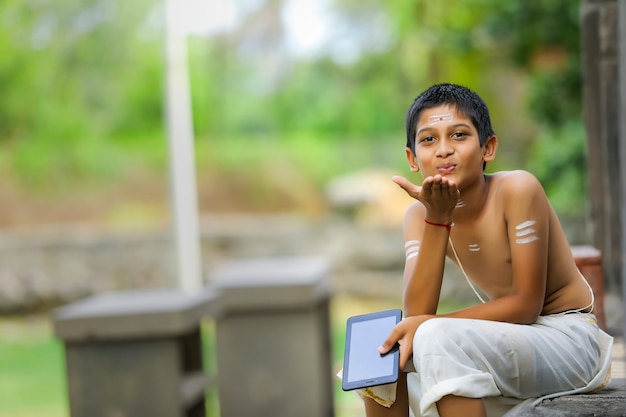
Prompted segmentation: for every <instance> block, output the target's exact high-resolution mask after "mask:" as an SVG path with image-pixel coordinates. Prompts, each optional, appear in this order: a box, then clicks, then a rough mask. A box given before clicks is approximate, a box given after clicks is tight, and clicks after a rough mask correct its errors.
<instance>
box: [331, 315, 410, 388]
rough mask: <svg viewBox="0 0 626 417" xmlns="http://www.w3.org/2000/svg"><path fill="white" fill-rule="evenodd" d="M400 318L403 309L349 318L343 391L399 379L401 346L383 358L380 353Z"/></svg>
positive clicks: (394, 348)
mask: <svg viewBox="0 0 626 417" xmlns="http://www.w3.org/2000/svg"><path fill="white" fill-rule="evenodd" d="M401 319H402V311H401V310H400V309H395V310H387V311H379V312H376V313H369V314H363V315H360V316H353V317H350V318H348V322H347V327H346V345H345V351H344V356H343V377H342V382H341V387H342V388H343V390H344V391H349V390H353V389H358V388H365V387H371V386H374V385H383V384H389V383H392V382H396V381H397V380H398V373H399V360H400V351H399V350H398V345H397V344H396V346H394V347H393V348H392V349H391V350H390V351H389V352H387V353H386V354H384V355H381V354H380V353H378V347H379V346H380V345H382V343H383V342H384V341H385V340H386V339H387V338H388V337H389V334H390V333H391V330H392V329H393V328H394V326H395V325H396V324H397V323H398V322H399V321H400V320H401Z"/></svg>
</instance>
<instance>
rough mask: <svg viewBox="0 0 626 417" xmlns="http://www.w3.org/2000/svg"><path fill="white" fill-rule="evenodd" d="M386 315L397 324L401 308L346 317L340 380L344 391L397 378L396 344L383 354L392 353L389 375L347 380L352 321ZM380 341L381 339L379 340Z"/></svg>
mask: <svg viewBox="0 0 626 417" xmlns="http://www.w3.org/2000/svg"><path fill="white" fill-rule="evenodd" d="M386 317H393V318H395V319H396V320H395V322H396V324H397V323H399V322H400V320H402V310H400V309H393V310H385V311H378V312H375V313H368V314H362V315H358V316H352V317H349V318H348V320H347V322H346V343H345V349H344V356H343V376H342V380H341V388H342V389H343V390H344V391H351V390H355V389H359V388H366V387H372V386H376V385H384V384H390V383H392V382H396V381H397V380H398V376H399V373H400V369H399V368H400V366H399V362H400V351H399V350H398V345H396V346H395V347H394V348H393V349H392V350H391V351H389V352H388V353H386V354H385V355H393V358H394V360H393V372H392V374H391V375H384V376H379V377H374V378H367V379H363V380H357V381H350V382H348V372H349V366H350V344H351V339H352V325H353V324H354V323H360V322H364V321H370V320H377V319H381V318H386ZM389 332H391V328H390V329H389ZM387 336H388V334H387V335H384V337H385V338H386V337H387ZM383 340H384V339H383ZM381 343H382V340H381Z"/></svg>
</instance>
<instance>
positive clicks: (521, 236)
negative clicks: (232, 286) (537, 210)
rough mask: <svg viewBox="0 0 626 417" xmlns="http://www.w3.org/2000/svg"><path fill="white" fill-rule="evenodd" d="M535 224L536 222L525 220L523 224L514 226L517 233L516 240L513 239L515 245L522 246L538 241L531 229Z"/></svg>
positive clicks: (534, 231)
mask: <svg viewBox="0 0 626 417" xmlns="http://www.w3.org/2000/svg"><path fill="white" fill-rule="evenodd" d="M535 223H537V222H536V221H534V220H526V221H525V222H522V223H520V224H518V225H517V226H515V230H517V232H515V236H517V239H515V243H518V244H520V245H523V244H526V243H531V242H534V241H535V240H539V237H538V236H537V231H536V230H535V229H533V226H534V225H535Z"/></svg>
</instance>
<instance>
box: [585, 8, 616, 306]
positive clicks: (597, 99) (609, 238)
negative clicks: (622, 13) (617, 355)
mask: <svg viewBox="0 0 626 417" xmlns="http://www.w3.org/2000/svg"><path fill="white" fill-rule="evenodd" d="M617 22H618V4H617V0H584V1H583V3H582V7H581V29H582V53H583V54H582V55H583V63H582V64H583V72H584V90H583V93H584V103H583V104H584V107H583V108H584V120H585V126H586V131H587V149H588V154H587V164H588V190H589V204H590V216H589V220H590V225H591V234H592V241H593V245H594V246H595V247H597V248H598V249H600V250H601V251H602V257H603V268H604V277H605V284H606V285H605V288H606V289H607V291H609V292H615V293H618V294H619V293H620V291H621V274H622V256H623V255H622V253H623V247H622V246H623V240H622V231H621V227H620V226H619V225H620V224H621V215H622V211H623V209H622V208H621V201H622V188H623V183H624V181H625V180H624V176H623V175H622V172H621V168H620V165H622V164H623V162H620V152H619V149H620V146H619V121H620V120H622V119H623V114H622V113H623V112H622V111H621V110H620V109H621V106H620V96H619V88H618V86H619V80H618V74H619V59H618V50H619V45H618V24H617Z"/></svg>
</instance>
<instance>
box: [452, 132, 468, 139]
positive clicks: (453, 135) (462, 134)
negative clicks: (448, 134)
mask: <svg viewBox="0 0 626 417" xmlns="http://www.w3.org/2000/svg"><path fill="white" fill-rule="evenodd" d="M465 136H467V135H466V134H465V132H454V133H453V134H452V137H453V138H455V139H458V138H463V137H465Z"/></svg>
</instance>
